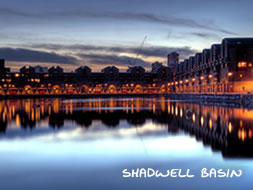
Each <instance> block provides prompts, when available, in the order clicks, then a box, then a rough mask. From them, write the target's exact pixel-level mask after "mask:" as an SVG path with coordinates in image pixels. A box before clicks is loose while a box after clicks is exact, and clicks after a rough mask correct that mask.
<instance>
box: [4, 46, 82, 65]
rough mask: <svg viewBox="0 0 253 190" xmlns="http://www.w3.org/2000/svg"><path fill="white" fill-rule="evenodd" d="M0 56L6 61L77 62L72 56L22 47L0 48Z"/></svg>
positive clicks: (74, 63) (71, 63)
mask: <svg viewBox="0 0 253 190" xmlns="http://www.w3.org/2000/svg"><path fill="white" fill-rule="evenodd" d="M0 56H1V57H2V58H4V59H6V60H7V61H15V62H38V63H59V64H70V65H76V64H77V62H78V60H77V59H76V58H75V57H73V56H65V55H59V54H56V53H54V52H51V53H48V52H45V51H35V50H30V49H22V48H0Z"/></svg>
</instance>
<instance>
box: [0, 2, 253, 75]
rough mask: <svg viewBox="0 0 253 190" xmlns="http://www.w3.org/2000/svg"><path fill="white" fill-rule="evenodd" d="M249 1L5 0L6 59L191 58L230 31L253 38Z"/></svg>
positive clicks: (48, 62) (2, 36)
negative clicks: (139, 49)
mask: <svg viewBox="0 0 253 190" xmlns="http://www.w3.org/2000/svg"><path fill="white" fill-rule="evenodd" d="M252 7H253V2H252V1H251V0H241V1H235V0H231V1H227V0H220V1H218V0H212V1H203V0H177V1H171V0H157V1H145V0H128V1H121V0H106V1H105V0H92V1H85V0H72V1H69V0H54V1H49V0H44V1H34V0H12V1H7V0H3V1H1V2H0V24H1V30H0V59H1V58H3V59H5V60H6V65H7V66H8V67H11V68H14V70H17V69H19V68H20V67H22V66H24V65H33V66H35V65H41V66H52V65H59V66H62V67H63V68H64V69H65V70H66V71H71V70H74V69H75V68H77V67H79V66H80V65H87V66H89V67H91V68H92V70H93V71H100V70H101V69H102V68H103V67H105V66H108V65H115V66H117V67H118V68H120V69H121V70H124V69H126V68H127V67H128V65H129V63H130V62H133V61H134V60H135V57H136V54H137V51H138V48H139V47H140V45H141V43H142V41H143V39H144V37H145V36H147V40H146V42H145V44H144V47H143V50H142V52H141V54H140V56H139V57H138V60H137V65H141V66H144V67H145V68H146V69H148V68H150V63H152V62H155V61H160V62H162V63H166V61H167V59H166V56H167V54H168V53H170V52H172V51H177V52H179V53H180V58H181V59H184V58H188V57H189V56H191V55H194V54H195V53H196V52H198V51H202V49H204V48H210V46H211V45H212V44H213V43H220V42H221V40H222V39H223V38H225V37H252V36H253V35H252V34H253V27H252V26H251V23H252V20H253V15H252Z"/></svg>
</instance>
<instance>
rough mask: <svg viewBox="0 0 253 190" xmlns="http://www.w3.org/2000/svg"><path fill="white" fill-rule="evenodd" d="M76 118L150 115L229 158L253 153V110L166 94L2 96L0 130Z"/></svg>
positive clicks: (140, 119)
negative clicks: (81, 97)
mask: <svg viewBox="0 0 253 190" xmlns="http://www.w3.org/2000/svg"><path fill="white" fill-rule="evenodd" d="M67 120H70V121H74V122H75V123H76V124H77V125H78V126H81V127H85V128H88V127H90V126H91V125H92V122H93V121H95V120H100V121H102V123H103V124H104V125H105V126H108V127H111V128H113V127H117V126H118V125H119V124H120V121H121V120H126V121H127V122H128V123H129V124H130V125H132V126H137V127H141V126H142V125H143V124H145V121H146V120H152V121H153V122H154V123H155V124H165V125H167V126H168V133H170V134H177V133H179V132H182V131H183V132H185V133H187V134H189V135H191V136H195V138H196V139H197V140H200V141H202V142H203V144H204V145H207V146H210V147H211V148H212V150H213V151H220V152H222V154H223V156H224V157H253V149H252V148H251V146H252V145H253V128H252V123H253V110H244V109H241V108H229V107H217V106H203V105H199V104H188V103H181V102H171V101H169V100H167V99H165V98H160V99H159V98H153V99H152V98H151V99H147V98H125V99H115V98H108V99H101V98H95V99H86V100H78V99H74V100H61V99H23V100H1V101H0V133H2V135H3V134H5V133H6V131H8V129H9V128H13V127H14V128H21V130H22V129H34V130H36V128H38V127H39V126H40V125H38V124H39V123H40V122H46V123H47V125H46V126H49V127H51V128H55V129H59V128H61V127H64V121H67Z"/></svg>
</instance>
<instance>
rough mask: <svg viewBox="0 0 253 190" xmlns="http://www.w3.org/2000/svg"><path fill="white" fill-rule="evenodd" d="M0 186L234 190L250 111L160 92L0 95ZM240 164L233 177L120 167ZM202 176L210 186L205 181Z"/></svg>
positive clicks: (248, 146) (246, 153) (242, 182)
mask: <svg viewBox="0 0 253 190" xmlns="http://www.w3.org/2000/svg"><path fill="white" fill-rule="evenodd" d="M0 114H1V115H0V131H1V133H0V147H1V148H0V155H1V157H0V161H1V163H2V165H1V168H2V169H1V170H0V188H1V189H17V188H21V189H24V188H28V187H29V188H28V189H55V188H56V189H59V188H61V189H83V188H84V187H87V188H88V189H97V188H99V189H100V188H103V187H106V188H109V187H110V188H112V189H119V188H120V189H129V188H131V189H142V188H145V189H154V188H170V187H172V186H174V187H175V186H176V187H177V189H186V188H190V187H193V188H194V187H195V188H197V189H198V187H201V186H202V187H203V186H206V187H205V188H207V189H208V188H210V189H213V188H216V189H217V188H218V189H219V188H222V187H229V188H230V189H233V188H235V189H237V188H239V187H240V188H241V187H246V186H249V185H250V184H252V182H251V180H250V178H251V177H252V176H253V175H252V174H253V173H252V166H253V162H252V161H251V160H252V158H253V149H252V145H253V137H252V125H251V124H252V120H253V117H252V116H253V111H252V110H243V109H240V108H225V107H215V106H201V105H198V104H187V103H182V102H172V101H169V100H167V99H164V98H160V99H155V98H154V99H152V98H151V99H147V98H124V99H112V98H109V99H85V100H79V99H75V100H61V99H27V100H25V99H24V100H2V101H0ZM140 167H145V168H148V167H151V168H155V169H161V170H166V169H171V168H181V169H187V168H190V169H192V170H193V171H195V172H196V173H199V170H201V169H202V168H203V167H208V168H224V169H242V170H243V171H244V174H245V175H244V176H243V177H241V178H239V179H222V180H221V179H216V181H214V180H212V179H209V180H207V179H201V178H199V177H198V178H194V179H191V180H189V179H178V178H176V179H173V180H171V179H170V180H168V179H125V178H122V174H121V171H122V169H123V168H129V169H132V168H140ZM209 183H210V185H208V184H209Z"/></svg>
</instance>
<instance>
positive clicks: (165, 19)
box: [0, 8, 235, 35]
mask: <svg viewBox="0 0 253 190" xmlns="http://www.w3.org/2000/svg"><path fill="white" fill-rule="evenodd" d="M0 15H2V16H6V15H10V16H19V17H28V18H39V19H61V18H63V17H64V18H65V19H66V18H71V17H81V18H91V19H100V20H102V19H112V20H120V21H123V20H126V21H140V22H149V23H156V24H163V25H167V26H179V27H188V28H197V29H206V30H211V31H216V32H221V33H224V34H233V35H234V34H235V33H233V32H230V31H228V30H225V29H222V28H219V27H217V26H215V25H213V26H211V25H206V24H202V23H199V22H197V21H196V20H194V19H190V18H181V17H175V16H162V15H155V14H151V13H136V12H106V11H100V12H95V11H92V12H89V11H81V10H73V11H54V12H52V11H46V12H36V13H35V12H23V11H19V10H14V9H7V8H5V9H3V8H2V9H0Z"/></svg>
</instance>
